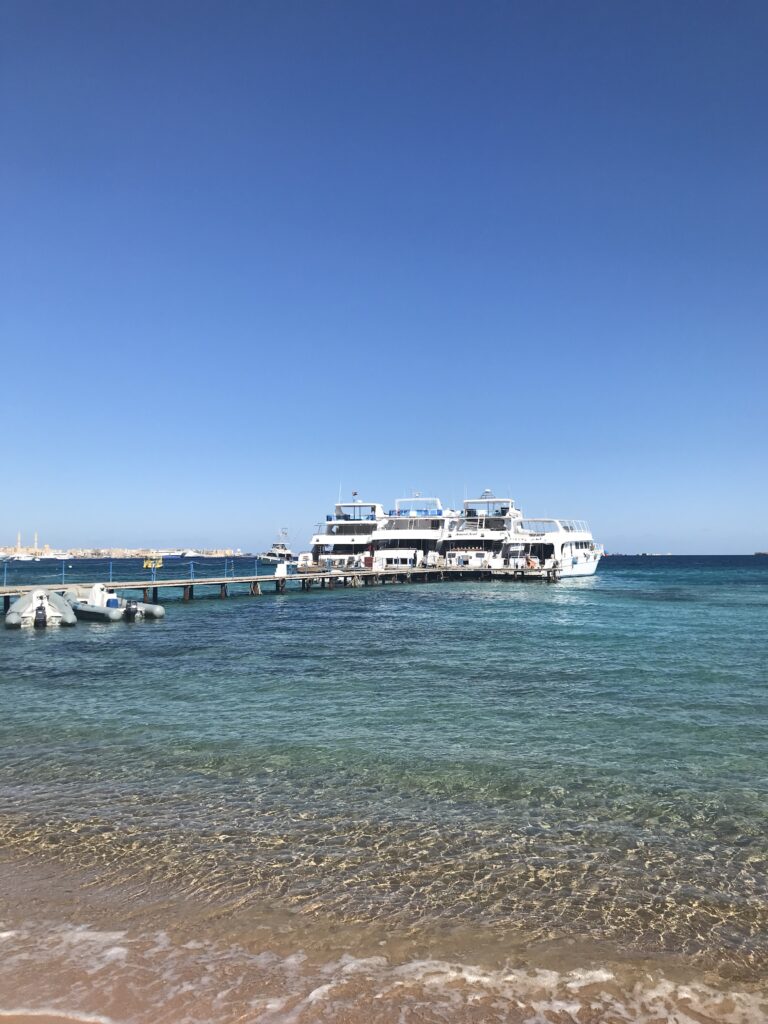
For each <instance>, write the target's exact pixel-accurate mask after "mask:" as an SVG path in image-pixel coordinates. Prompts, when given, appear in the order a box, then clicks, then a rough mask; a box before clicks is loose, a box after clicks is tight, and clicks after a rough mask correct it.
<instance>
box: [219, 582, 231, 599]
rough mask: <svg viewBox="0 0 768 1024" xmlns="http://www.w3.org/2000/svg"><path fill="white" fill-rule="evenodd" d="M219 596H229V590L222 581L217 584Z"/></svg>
mask: <svg viewBox="0 0 768 1024" xmlns="http://www.w3.org/2000/svg"><path fill="white" fill-rule="evenodd" d="M219 597H229V590H228V588H227V584H226V583H222V584H220V586H219Z"/></svg>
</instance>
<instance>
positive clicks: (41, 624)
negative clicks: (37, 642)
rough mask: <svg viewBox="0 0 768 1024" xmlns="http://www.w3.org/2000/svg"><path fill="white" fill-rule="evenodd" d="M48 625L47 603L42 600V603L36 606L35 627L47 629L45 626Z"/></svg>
mask: <svg viewBox="0 0 768 1024" xmlns="http://www.w3.org/2000/svg"><path fill="white" fill-rule="evenodd" d="M47 625H48V616H47V615H46V612H45V605H44V604H43V602H42V601H41V602H40V604H39V605H38V606H37V608H35V621H34V627H35V629H45V627H46V626H47Z"/></svg>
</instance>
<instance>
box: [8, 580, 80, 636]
mask: <svg viewBox="0 0 768 1024" xmlns="http://www.w3.org/2000/svg"><path fill="white" fill-rule="evenodd" d="M76 624H77V618H76V617H75V613H74V612H73V611H72V608H71V607H70V606H69V604H68V603H67V602H66V601H65V600H64V598H63V597H62V596H61V595H60V594H57V593H55V592H54V591H52V590H45V589H44V588H42V587H41V588H40V589H38V590H30V591H29V592H28V593H26V594H22V595H21V597H17V598H16V600H15V601H14V602H13V603H12V604H11V606H10V608H9V609H8V611H7V612H6V614H5V626H6V629H20V628H22V627H25V626H30V627H34V628H35V629H44V628H45V627H47V626H75V625H76Z"/></svg>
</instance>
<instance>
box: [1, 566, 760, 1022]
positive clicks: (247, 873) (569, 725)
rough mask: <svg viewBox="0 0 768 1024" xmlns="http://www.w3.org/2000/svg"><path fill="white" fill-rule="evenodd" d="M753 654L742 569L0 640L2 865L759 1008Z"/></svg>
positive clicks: (754, 595)
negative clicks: (634, 963) (683, 983)
mask: <svg viewBox="0 0 768 1024" xmlns="http://www.w3.org/2000/svg"><path fill="white" fill-rule="evenodd" d="M25 568H26V567H25ZM767 644H768V559H758V558H720V559H716V558H709V559H694V558H643V559H629V558H614V559H606V560H605V561H604V562H603V564H602V565H601V567H600V570H599V573H598V575H597V576H596V577H594V578H592V579H589V580H579V581H571V582H568V581H565V582H561V583H559V584H556V585H546V584H509V583H443V584H439V585H438V584H430V585H410V586H409V585H392V586H385V587H378V588H372V589H368V588H365V589H362V590H348V591H343V590H341V591H340V590H337V591H335V592H320V591H314V592H311V593H308V594H303V593H291V594H287V595H284V596H278V595H273V594H269V595H266V594H265V595H264V596H263V597H260V598H246V597H242V598H237V599H232V600H229V601H218V600H208V601H200V600H197V601H194V602H192V603H190V604H188V605H184V604H182V603H180V602H178V603H177V602H172V603H171V604H169V606H168V615H167V618H166V619H165V620H163V621H161V622H145V623H142V624H137V625H134V626H129V625H126V624H116V625H114V624H113V625H108V626H106V625H104V626H102V625H100V624H85V623H80V624H79V625H78V627H77V628H76V629H74V630H48V631H44V632H33V631H22V632H20V633H19V632H14V633H11V632H5V631H3V632H2V633H0V700H1V701H2V708H3V713H2V715H0V748H2V750H3V758H2V762H0V841H1V842H2V844H3V845H4V846H5V848H6V849H13V850H14V851H28V852H30V853H32V854H34V855H35V857H36V858H38V859H42V860H44V859H46V858H48V857H52V858H55V859H56V860H57V861H61V862H64V863H66V864H68V865H71V866H73V867H77V868H89V869H94V868H95V869H97V870H98V873H99V879H100V880H101V882H103V883H117V882H119V883H121V884H135V883H136V882H137V880H142V883H143V884H148V885H149V886H150V891H151V886H152V885H157V886H163V887H164V890H163V891H168V892H176V893H186V894H191V895H194V898H195V899H197V900H204V901H207V902H208V903H209V904H210V905H212V906H215V907H217V908H218V909H219V912H220V913H222V914H225V915H226V913H227V912H229V911H232V912H234V910H235V909H237V911H238V912H240V911H242V909H243V908H248V907H253V908H255V909H258V910H260V911H263V912H264V913H266V911H267V908H269V911H270V913H282V912H290V914H291V915H292V919H295V920H301V921H302V922H303V924H302V927H304V926H305V925H306V922H310V923H311V922H312V921H313V920H315V919H320V918H322V919H323V921H325V922H328V921H331V922H336V924H337V926H338V928H339V929H342V930H343V929H345V928H347V929H353V928H355V927H367V926H375V927H377V928H380V929H382V930H383V932H386V933H387V934H397V935H398V936H401V937H404V936H413V937H414V939H417V938H418V937H419V936H424V935H429V936H430V937H431V939H430V941H431V942H433V943H434V942H436V941H438V940H436V938H435V937H436V936H439V935H440V934H441V930H442V931H444V932H445V933H446V934H447V932H448V931H450V930H451V929H457V928H461V929H464V931H463V934H464V936H465V945H466V947H467V948H468V949H470V950H471V949H472V948H473V947H475V948H477V949H478V950H479V949H480V947H481V946H483V945H488V944H490V945H493V943H494V942H495V943H497V948H498V949H501V948H503V949H505V950H507V951H509V950H511V949H517V950H521V949H525V948H527V947H530V946H531V945H532V944H546V943H558V942H560V943H562V942H568V941H571V942H572V941H576V942H577V943H579V944H580V945H581V946H583V947H584V948H586V947H587V945H590V946H591V947H592V948H595V949H600V948H607V949H610V950H611V952H612V954H615V956H617V957H644V956H653V957H656V956H660V955H671V956H674V957H676V958H678V961H680V962H685V963H688V964H690V965H693V966H694V967H695V966H696V965H698V966H699V967H700V969H701V970H702V971H704V970H706V971H709V972H714V975H715V976H716V977H717V978H718V979H720V980H721V981H729V980H732V981H733V982H734V983H736V982H738V983H744V984H747V985H749V984H754V983H759V982H760V980H761V978H763V977H765V974H766V968H768V890H767V887H766V866H767V865H768V801H767V799H766V797H767V795H768V733H767V732H766V724H767V722H768V689H767V687H766V683H767V682H768V668H767V667H766V665H767V662H768V658H767V657H766V654H767V650H768V647H767ZM349 934H350V935H351V934H352V931H350V932H349ZM473 936H474V939H473ZM438 946H439V942H438ZM617 1019H618V1018H617ZM627 1019H629V1018H627ZM670 1019H671V1018H670ZM711 1019H715V1018H711ZM723 1019H725V1018H723Z"/></svg>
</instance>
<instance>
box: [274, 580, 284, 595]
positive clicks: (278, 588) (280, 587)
mask: <svg viewBox="0 0 768 1024" xmlns="http://www.w3.org/2000/svg"><path fill="white" fill-rule="evenodd" d="M275 593H276V594H284V593H285V577H283V578H282V579H277V580H275Z"/></svg>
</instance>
